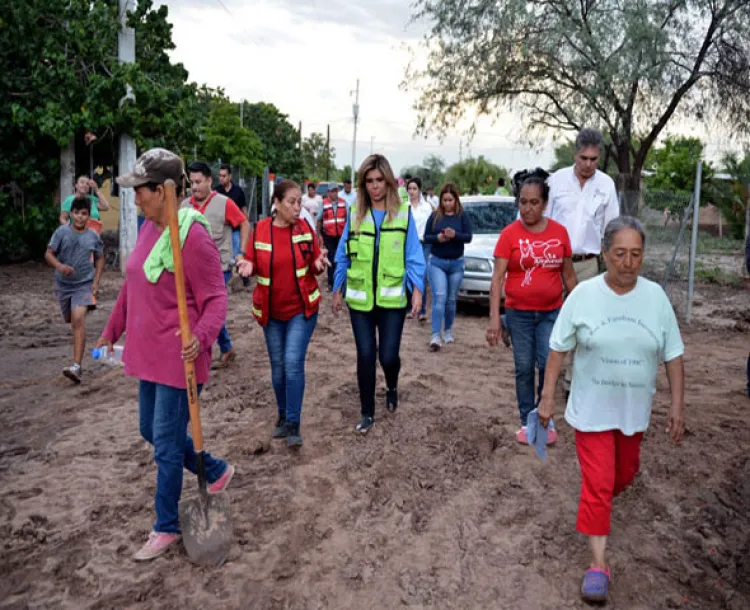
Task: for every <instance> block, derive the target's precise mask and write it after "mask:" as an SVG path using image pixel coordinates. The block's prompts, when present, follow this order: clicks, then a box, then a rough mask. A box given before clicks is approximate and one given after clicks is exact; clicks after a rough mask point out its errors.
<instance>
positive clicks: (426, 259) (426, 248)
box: [419, 242, 432, 316]
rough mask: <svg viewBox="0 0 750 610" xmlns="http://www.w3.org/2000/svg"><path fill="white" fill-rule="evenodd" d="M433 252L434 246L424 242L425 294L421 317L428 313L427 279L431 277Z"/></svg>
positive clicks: (420, 312)
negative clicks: (431, 256)
mask: <svg viewBox="0 0 750 610" xmlns="http://www.w3.org/2000/svg"><path fill="white" fill-rule="evenodd" d="M431 251H432V244H426V243H424V242H422V254H423V255H424V262H425V268H424V293H423V294H422V309H420V310H419V315H420V316H423V315H425V314H426V313H427V279H428V278H429V277H430V252H431Z"/></svg>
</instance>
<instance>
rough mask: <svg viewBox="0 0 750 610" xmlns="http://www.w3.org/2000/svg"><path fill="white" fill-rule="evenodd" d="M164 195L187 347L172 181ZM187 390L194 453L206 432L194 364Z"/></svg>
mask: <svg viewBox="0 0 750 610" xmlns="http://www.w3.org/2000/svg"><path fill="white" fill-rule="evenodd" d="M164 194H165V198H166V206H167V218H168V220H169V240H170V242H171V243H172V257H173V258H174V284H175V288H176V289H177V309H178V311H179V313H180V336H181V337H182V347H188V346H189V345H190V342H191V341H192V338H193V333H192V332H191V330H190V318H189V317H188V308H187V297H186V296H185V273H184V271H183V267H182V246H181V245H180V223H179V220H178V218H177V191H176V189H175V183H174V181H173V180H167V181H166V182H165V183H164ZM185 387H186V388H187V395H188V406H189V407H190V426H191V428H192V431H193V444H194V445H195V451H196V452H198V453H200V452H201V451H203V429H202V428H201V414H200V406H199V404H198V383H197V380H196V377H195V363H194V362H185Z"/></svg>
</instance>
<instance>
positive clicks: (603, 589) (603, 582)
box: [581, 568, 610, 603]
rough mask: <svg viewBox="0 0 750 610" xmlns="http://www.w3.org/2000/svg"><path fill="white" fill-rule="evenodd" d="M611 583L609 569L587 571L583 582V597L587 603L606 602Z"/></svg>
mask: <svg viewBox="0 0 750 610" xmlns="http://www.w3.org/2000/svg"><path fill="white" fill-rule="evenodd" d="M609 582H610V575H609V568H608V569H606V570H600V569H599V568H590V569H588V570H586V572H584V574H583V581H582V582H581V597H582V598H583V600H584V601H587V602H599V603H601V602H606V601H607V594H608V593H609Z"/></svg>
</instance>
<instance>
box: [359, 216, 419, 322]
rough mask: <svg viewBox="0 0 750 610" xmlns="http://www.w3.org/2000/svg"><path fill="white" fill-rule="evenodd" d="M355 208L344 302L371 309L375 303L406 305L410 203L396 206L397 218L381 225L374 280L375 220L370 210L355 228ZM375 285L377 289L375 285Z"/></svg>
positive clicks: (390, 305)
mask: <svg viewBox="0 0 750 610" xmlns="http://www.w3.org/2000/svg"><path fill="white" fill-rule="evenodd" d="M355 214H356V210H355V208H352V210H351V212H350V225H349V226H350V231H351V232H350V234H349V239H348V240H347V243H346V253H347V255H348V256H349V258H350V259H351V266H350V267H349V269H348V271H347V274H346V301H347V303H348V304H349V306H350V307H351V308H352V309H355V310H358V311H371V310H372V308H373V307H374V306H375V305H377V306H378V307H383V308H386V309H400V308H403V307H406V290H405V289H404V278H405V276H406V239H407V234H408V228H409V204H408V203H407V204H402V205H401V206H400V207H399V211H398V214H397V215H396V217H395V218H394V219H393V220H391V221H389V220H388V218H387V217H386V218H385V219H384V220H383V223H382V224H381V226H380V243H379V246H378V249H377V279H374V278H373V275H374V265H375V240H376V227H375V219H374V217H373V215H372V212H371V211H368V213H367V215H366V216H365V217H364V218H363V219H362V222H361V223H360V224H359V226H358V227H357V229H356V230H352V229H351V227H353V226H354V224H355V222H354V220H355ZM375 284H377V291H375V289H374V287H375Z"/></svg>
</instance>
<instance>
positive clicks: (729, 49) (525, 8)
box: [404, 0, 750, 212]
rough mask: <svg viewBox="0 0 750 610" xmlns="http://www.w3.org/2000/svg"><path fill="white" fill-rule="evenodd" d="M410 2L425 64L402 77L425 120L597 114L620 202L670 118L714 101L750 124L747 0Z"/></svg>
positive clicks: (535, 124) (582, 118) (569, 121)
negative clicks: (422, 25) (504, 113)
mask: <svg viewBox="0 0 750 610" xmlns="http://www.w3.org/2000/svg"><path fill="white" fill-rule="evenodd" d="M414 7H415V9H414V10H415V15H414V17H415V18H416V19H418V20H421V21H424V22H427V23H429V24H430V28H431V31H430V32H429V33H428V34H427V35H426V36H425V39H424V48H425V50H426V52H427V54H428V59H427V63H426V66H422V67H417V68H416V69H414V68H412V69H408V70H407V73H406V78H405V80H404V86H405V87H408V88H411V89H413V90H415V91H418V92H419V98H418V101H417V103H416V105H415V109H416V110H417V112H418V115H419V120H418V131H419V132H421V133H428V132H430V131H432V130H437V131H438V132H439V133H444V132H445V131H446V130H447V129H448V128H450V127H453V126H455V125H456V124H457V123H459V122H460V121H461V120H462V119H464V118H465V117H466V116H467V115H468V116H473V115H474V113H478V114H479V115H496V114H497V112H499V111H501V110H514V111H516V112H518V113H519V114H520V115H521V116H522V117H523V118H524V119H525V121H526V122H527V125H528V127H529V129H530V130H534V129H550V128H551V129H555V130H558V129H561V130H571V131H578V130H580V129H581V128H582V127H585V126H599V127H601V128H602V129H603V130H604V131H606V132H608V133H609V136H610V138H611V146H610V148H611V149H612V154H613V156H614V157H615V159H616V162H617V166H618V170H619V175H618V180H617V182H618V186H619V188H620V190H621V191H624V192H625V193H626V197H625V203H624V208H625V211H628V212H632V211H634V206H635V205H637V200H638V192H639V191H640V181H641V171H642V169H643V168H644V167H645V162H646V157H647V155H648V152H649V150H650V149H651V147H652V146H653V145H654V143H655V142H656V140H657V138H658V137H659V136H660V134H661V133H662V132H663V130H664V128H665V127H666V126H667V125H668V124H669V123H670V121H671V120H672V119H673V118H676V117H681V118H696V119H698V120H700V119H701V118H702V117H703V116H704V114H706V113H708V112H712V111H716V112H719V113H720V116H721V117H722V122H723V123H724V124H725V125H726V126H727V127H734V128H735V129H736V130H737V131H740V132H743V133H746V132H747V131H748V130H749V129H750V122H748V121H747V120H746V118H747V112H748V110H750V69H748V66H750V28H748V27H747V23H749V22H750V2H748V0H722V1H716V2H714V1H711V2H707V1H705V0H683V1H671V0H669V1H666V0H644V1H641V2H622V1H621V0H600V1H597V2H593V1H587V2H581V1H579V0H529V1H528V2H519V1H518V0H500V1H499V0H469V1H468V2H455V1H454V0H416V2H415V3H414ZM641 134H642V137H640V135H641ZM636 137H637V141H635V142H634V139H635V138H636ZM631 194H632V195H631Z"/></svg>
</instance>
